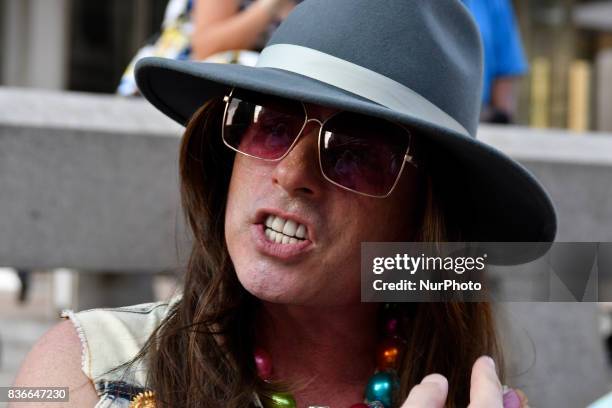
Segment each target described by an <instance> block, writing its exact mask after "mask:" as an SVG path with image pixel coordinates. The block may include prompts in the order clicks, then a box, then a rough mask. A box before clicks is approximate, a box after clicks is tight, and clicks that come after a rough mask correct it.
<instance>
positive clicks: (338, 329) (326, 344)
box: [256, 302, 379, 402]
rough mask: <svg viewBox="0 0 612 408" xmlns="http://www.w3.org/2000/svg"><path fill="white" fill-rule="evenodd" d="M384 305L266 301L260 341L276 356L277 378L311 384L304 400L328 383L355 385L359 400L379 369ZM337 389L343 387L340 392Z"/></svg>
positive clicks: (260, 313)
mask: <svg viewBox="0 0 612 408" xmlns="http://www.w3.org/2000/svg"><path fill="white" fill-rule="evenodd" d="M378 308H379V305H378V304H375V303H357V304H353V305H346V306H333V307H307V306H294V305H281V304H274V303H269V302H262V307H261V308H260V309H259V311H258V314H257V327H258V328H259V330H258V332H257V338H256V341H257V345H258V346H260V347H262V348H263V349H265V350H267V351H268V353H270V355H271V357H272V365H273V378H274V379H275V380H280V381H283V382H290V383H294V382H295V383H297V384H298V387H299V384H308V385H306V387H305V391H304V392H303V393H300V392H296V393H295V394H296V397H297V398H298V400H299V399H301V398H300V394H302V396H303V398H306V395H308V392H309V391H308V390H310V391H311V392H315V390H316V392H318V393H319V395H321V394H320V393H321V392H323V393H324V394H327V392H325V388H328V389H330V390H331V389H336V390H338V387H343V388H342V389H346V390H347V393H348V392H349V389H351V387H352V389H351V391H350V392H351V393H352V394H357V395H356V396H353V398H356V400H354V402H358V401H359V400H360V398H363V397H362V394H363V389H364V386H365V382H366V381H367V379H368V378H369V377H370V376H371V375H372V373H373V372H374V368H375V352H376V346H377V344H378V341H379V333H378V331H377V330H376V328H377V327H378V326H377V317H378ZM336 392H337V391H336Z"/></svg>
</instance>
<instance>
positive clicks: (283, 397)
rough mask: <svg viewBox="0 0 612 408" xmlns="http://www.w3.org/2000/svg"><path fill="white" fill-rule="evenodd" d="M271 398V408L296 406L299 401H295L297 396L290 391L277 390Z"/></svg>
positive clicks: (291, 407) (292, 407)
mask: <svg viewBox="0 0 612 408" xmlns="http://www.w3.org/2000/svg"><path fill="white" fill-rule="evenodd" d="M270 399H271V404H270V407H271V408H296V407H297V403H296V402H295V398H293V395H291V394H289V393H288V392H277V393H275V394H272V395H271V396H270Z"/></svg>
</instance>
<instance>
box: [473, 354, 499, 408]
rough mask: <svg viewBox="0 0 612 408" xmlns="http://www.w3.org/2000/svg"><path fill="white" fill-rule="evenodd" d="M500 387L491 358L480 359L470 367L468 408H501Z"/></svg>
mask: <svg viewBox="0 0 612 408" xmlns="http://www.w3.org/2000/svg"><path fill="white" fill-rule="evenodd" d="M502 394H503V391H502V385H501V383H500V382H499V378H498V377H497V372H496V371H495V362H494V361H493V359H492V358H491V357H488V356H483V357H480V358H479V359H478V360H476V362H475V363H474V366H473V367H472V379H471V386H470V406H469V408H502V407H503V401H502V398H503V397H502Z"/></svg>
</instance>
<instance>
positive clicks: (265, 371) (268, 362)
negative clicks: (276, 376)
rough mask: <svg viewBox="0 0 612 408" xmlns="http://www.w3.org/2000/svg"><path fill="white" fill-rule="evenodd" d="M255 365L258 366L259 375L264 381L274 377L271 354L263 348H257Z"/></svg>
mask: <svg viewBox="0 0 612 408" xmlns="http://www.w3.org/2000/svg"><path fill="white" fill-rule="evenodd" d="M254 357H255V367H257V375H258V376H259V378H261V379H262V380H264V381H268V380H270V379H271V378H272V358H271V357H270V354H268V352H267V351H266V350H264V349H262V348H259V347H258V348H256V349H255V353H254Z"/></svg>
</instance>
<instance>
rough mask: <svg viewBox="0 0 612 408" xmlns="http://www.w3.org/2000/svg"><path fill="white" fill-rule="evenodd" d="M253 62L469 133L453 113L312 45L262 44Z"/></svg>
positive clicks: (407, 89) (399, 84) (386, 78)
mask: <svg viewBox="0 0 612 408" xmlns="http://www.w3.org/2000/svg"><path fill="white" fill-rule="evenodd" d="M256 66H257V67H261V68H278V69H282V70H285V71H290V72H293V73H296V74H300V75H303V76H306V77H309V78H312V79H316V80H318V81H321V82H324V83H326V84H329V85H333V86H335V87H337V88H341V89H344V90H345V91H348V92H351V93H353V94H356V95H359V96H361V97H364V98H366V99H369V100H371V101H373V102H376V103H378V104H380V105H383V106H385V107H387V108H390V109H393V110H396V111H398V112H401V113H404V114H407V115H410V116H413V117H416V118H419V119H422V120H425V121H427V122H430V123H434V124H437V125H441V126H444V127H447V128H449V129H452V130H454V131H455V132H458V133H460V134H463V135H464V136H470V134H469V132H468V131H467V130H466V129H465V128H464V127H463V126H462V125H461V124H460V123H459V122H457V121H456V120H455V119H454V118H453V117H451V116H450V115H448V114H447V113H446V112H444V111H443V110H442V109H440V108H438V107H437V106H436V105H434V104H433V103H431V102H430V101H428V100H427V99H425V98H424V97H422V96H421V95H419V94H418V93H416V92H415V91H413V90H412V89H410V88H408V87H406V86H404V85H402V84H401V83H399V82H397V81H394V80H393V79H391V78H388V77H386V76H384V75H381V74H379V73H378V72H374V71H372V70H369V69H367V68H364V67H362V66H360V65H357V64H353V63H352V62H349V61H345V60H343V59H340V58H338V57H334V56H333V55H329V54H326V53H324V52H321V51H318V50H314V49H312V48H307V47H302V46H300V45H293V44H274V45H271V46H269V47H266V48H264V50H263V51H262V52H261V55H260V56H259V60H258V61H257V65H256Z"/></svg>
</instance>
